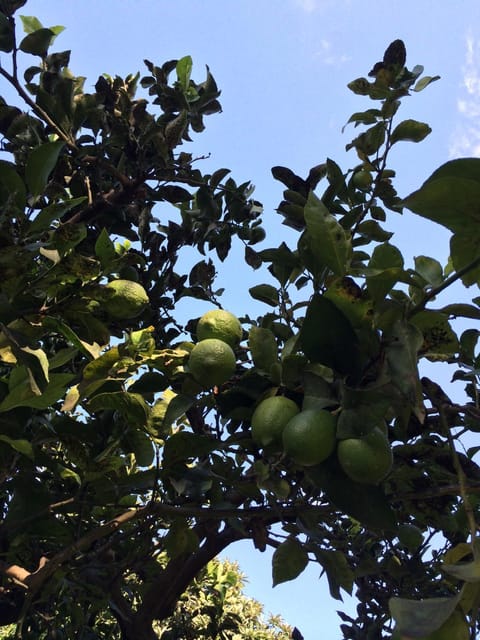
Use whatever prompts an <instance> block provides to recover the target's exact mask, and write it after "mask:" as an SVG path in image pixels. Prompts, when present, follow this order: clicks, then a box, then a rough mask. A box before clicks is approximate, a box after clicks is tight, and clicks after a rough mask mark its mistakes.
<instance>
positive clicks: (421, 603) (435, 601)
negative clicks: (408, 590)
mask: <svg viewBox="0 0 480 640" xmlns="http://www.w3.org/2000/svg"><path fill="white" fill-rule="evenodd" d="M460 597H461V594H458V595H456V596H454V597H451V598H426V599H425V600H409V599H407V598H390V601H389V607H390V612H391V614H392V617H393V619H394V620H395V622H396V624H397V629H398V631H399V632H400V635H401V636H407V637H411V638H421V637H424V636H428V635H429V634H430V633H433V631H436V629H438V628H439V627H441V626H442V624H443V623H444V622H445V621H446V620H448V618H449V617H450V616H451V615H452V613H453V612H454V610H455V607H456V606H457V604H458V602H459V600H460Z"/></svg>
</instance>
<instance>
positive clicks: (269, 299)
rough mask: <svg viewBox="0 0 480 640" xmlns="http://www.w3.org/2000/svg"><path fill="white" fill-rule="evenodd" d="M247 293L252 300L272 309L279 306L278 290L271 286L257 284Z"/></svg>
mask: <svg viewBox="0 0 480 640" xmlns="http://www.w3.org/2000/svg"><path fill="white" fill-rule="evenodd" d="M248 292H249V293H250V295H251V296H252V298H253V299H254V300H260V302H265V304H269V305H270V306H272V307H276V306H278V304H279V298H278V289H276V288H275V287H273V286H272V285H271V284H257V285H256V286H254V287H251V288H250V289H249V290H248Z"/></svg>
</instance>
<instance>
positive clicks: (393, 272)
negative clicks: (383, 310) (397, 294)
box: [366, 242, 403, 302]
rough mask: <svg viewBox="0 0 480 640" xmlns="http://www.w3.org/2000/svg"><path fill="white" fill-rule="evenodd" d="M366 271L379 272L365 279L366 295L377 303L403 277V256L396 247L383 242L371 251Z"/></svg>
mask: <svg viewBox="0 0 480 640" xmlns="http://www.w3.org/2000/svg"><path fill="white" fill-rule="evenodd" d="M368 269H369V270H372V271H373V270H376V271H378V272H379V273H378V274H376V275H371V276H367V278H366V282H367V290H368V293H369V294H370V296H371V297H372V298H373V299H374V300H375V301H376V302H379V301H380V300H383V298H384V297H385V296H386V295H387V293H388V292H389V291H390V290H391V289H392V287H393V285H394V284H395V283H396V282H398V280H399V279H400V278H401V276H402V275H403V256H402V254H401V253H400V251H399V250H398V249H397V247H394V246H393V245H391V244H389V243H388V242H384V243H383V244H380V245H378V246H376V247H375V249H374V250H373V253H372V257H371V259H370V262H369V263H368Z"/></svg>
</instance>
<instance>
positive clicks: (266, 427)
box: [252, 396, 300, 447]
mask: <svg viewBox="0 0 480 640" xmlns="http://www.w3.org/2000/svg"><path fill="white" fill-rule="evenodd" d="M299 411H300V409H299V407H298V405H297V404H296V403H295V402H294V401H293V400H290V398H286V397H285V396H273V397H271V398H266V399H265V400H262V402H260V404H259V405H258V406H257V408H256V409H255V411H254V413H253V416H252V438H253V439H254V440H255V442H256V443H257V444H259V445H260V446H262V447H266V446H269V445H274V446H280V447H281V446H282V434H283V430H284V428H285V426H286V424H287V423H288V421H289V420H290V418H293V416H295V415H296V414H297V413H298V412H299Z"/></svg>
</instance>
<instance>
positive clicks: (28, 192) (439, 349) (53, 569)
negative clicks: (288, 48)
mask: <svg viewBox="0 0 480 640" xmlns="http://www.w3.org/2000/svg"><path fill="white" fill-rule="evenodd" d="M24 4H25V0H16V1H15V0H3V1H2V2H1V3H0V51H1V52H3V55H2V66H1V67H0V75H1V77H2V79H3V81H4V83H5V85H8V86H9V88H10V89H14V90H15V93H16V96H17V97H18V104H16V102H17V101H16V100H14V101H13V102H15V104H10V102H12V101H10V100H9V101H7V100H6V99H1V100H0V132H1V135H2V153H3V159H2V160H0V203H1V210H0V274H1V279H0V298H1V306H0V322H1V333H0V470H1V488H2V524H1V527H0V551H1V564H0V568H1V571H2V581H3V586H2V589H1V592H0V623H1V624H3V625H7V624H10V623H12V622H14V623H17V631H16V633H17V637H20V638H35V639H37V638H47V637H48V638H50V637H55V638H71V637H78V638H100V637H106V636H105V634H104V630H103V629H102V624H103V622H104V621H105V620H112V623H111V625H110V628H109V631H108V633H109V634H110V637H118V638H122V639H124V640H133V639H135V640H153V639H154V638H157V637H158V629H159V628H160V627H159V626H158V625H159V624H160V625H161V623H162V621H165V620H166V619H169V618H170V616H171V615H172V613H173V612H174V611H175V610H176V607H178V605H179V603H181V602H182V601H183V600H182V598H184V594H185V593H186V592H187V590H188V588H189V586H190V585H192V584H195V580H196V579H197V580H198V578H197V576H204V575H205V574H204V573H202V572H204V571H205V568H206V567H210V566H212V565H210V564H209V563H210V562H211V561H212V560H213V559H214V558H215V556H217V554H219V553H220V552H221V551H223V550H224V549H225V548H227V547H228V546H229V545H230V544H232V543H234V542H235V541H237V540H240V539H250V540H252V542H253V545H254V546H255V547H256V549H258V550H259V551H262V550H264V549H265V548H266V547H267V546H271V547H273V548H274V549H275V553H274V556H273V583H274V584H278V583H280V582H282V581H286V580H291V579H294V578H295V577H296V576H298V575H299V574H300V573H301V571H302V570H303V569H304V567H305V566H306V565H307V563H308V562H309V561H311V562H316V563H318V564H319V565H320V566H321V568H322V570H323V571H324V572H325V574H326V577H327V579H328V582H329V586H330V591H331V594H332V596H333V597H334V598H337V599H341V593H342V591H345V592H348V593H354V594H355V595H356V596H357V598H358V600H359V604H358V607H357V616H356V618H351V617H348V616H347V615H345V614H341V616H342V625H341V630H342V633H343V636H344V638H346V639H347V638H349V639H356V640H360V639H362V640H363V639H365V640H366V639H367V638H368V639H374V638H375V639H376V638H389V637H397V638H407V637H425V636H427V635H428V634H430V633H431V632H433V631H434V630H435V629H437V628H439V627H441V626H442V625H443V624H448V625H449V627H448V628H449V633H450V634H452V633H456V634H457V636H456V637H458V638H463V637H468V634H469V631H468V627H467V624H468V625H469V626H470V629H471V637H475V634H476V628H477V612H478V605H479V602H480V558H479V553H480V552H479V548H480V547H479V545H478V541H477V528H478V527H477V522H478V518H479V503H478V497H477V495H478V486H479V484H478V483H479V478H480V469H479V467H478V466H477V464H476V462H475V454H476V452H477V449H478V447H476V446H470V444H471V442H472V439H471V435H472V434H475V433H477V432H478V431H479V430H480V421H479V418H480V407H479V394H478V371H479V365H478V362H479V360H478V351H477V340H478V336H479V335H480V334H479V331H478V329H476V328H474V326H473V324H474V323H475V322H476V321H478V319H479V318H480V308H479V303H480V298H478V297H477V298H473V300H472V301H471V303H470V302H468V303H467V302H465V300H466V299H467V294H468V292H467V291H466V289H465V287H475V294H476V288H477V286H478V284H479V281H480V232H479V229H480V225H479V220H480V206H479V203H480V160H477V159H460V160H454V161H452V162H449V163H447V164H445V165H443V166H442V167H440V168H439V169H438V170H437V171H435V172H434V173H433V174H432V175H431V176H430V177H429V178H428V179H427V180H426V181H425V182H424V184H423V185H422V186H421V187H420V188H419V189H418V190H417V191H415V192H414V193H412V194H410V195H409V196H407V197H406V198H402V197H401V196H400V195H398V194H397V192H396V189H395V171H394V169H393V168H392V167H391V166H390V160H389V153H390V150H391V149H392V147H394V146H395V145H397V144H401V143H403V142H404V141H412V142H416V143H417V142H420V141H421V140H423V139H424V138H425V137H426V136H427V135H428V134H429V133H430V128H429V126H428V125H427V124H426V123H422V122H418V121H416V120H412V119H408V120H403V121H402V120H400V119H399V118H398V112H399V109H400V107H401V103H402V101H403V100H404V99H407V98H409V97H410V96H411V95H413V94H414V93H415V92H418V91H421V90H423V89H425V88H427V87H428V85H429V84H430V83H431V82H433V81H435V80H437V76H434V77H430V76H422V73H423V68H422V67H420V66H415V67H413V69H411V70H410V69H409V68H408V67H406V66H405V64H406V52H405V47H404V45H403V43H402V42H401V41H399V40H397V41H395V42H394V43H392V45H390V46H389V47H388V49H387V50H386V52H385V55H384V57H383V60H382V61H380V62H377V63H376V64H375V65H374V66H373V68H372V70H371V71H370V73H369V76H368V78H367V77H361V78H358V79H357V80H354V81H353V82H352V83H350V85H349V88H350V89H351V90H352V91H353V92H354V93H356V94H358V95H359V96H361V97H366V98H369V99H370V100H372V101H373V104H374V106H373V107H371V108H367V109H366V110H365V111H360V112H357V113H355V114H354V115H352V117H351V118H350V120H349V123H351V124H352V125H354V126H355V127H361V133H359V134H358V135H357V136H356V137H355V138H354V139H353V140H352V142H351V143H349V144H348V145H347V148H348V149H352V150H353V151H354V152H355V153H356V155H357V158H358V159H357V161H356V162H357V164H355V166H354V167H353V169H349V170H347V171H343V170H342V169H341V168H340V167H339V166H338V165H337V164H336V163H335V162H334V161H333V160H331V159H326V160H325V162H322V163H321V164H319V165H317V166H315V167H313V168H312V169H311V171H310V172H309V174H308V176H307V177H306V178H302V177H300V176H298V175H296V174H295V173H294V172H293V171H291V170H290V169H288V168H285V167H274V168H273V170H272V173H273V176H274V178H276V179H277V180H279V181H280V182H281V183H282V184H283V186H284V188H285V189H284V197H283V200H282V201H281V203H280V204H279V207H278V213H279V214H280V215H281V216H282V217H283V221H284V223H285V224H286V225H287V226H289V227H290V228H291V229H293V230H295V232H297V233H298V241H297V242H294V243H293V245H292V246H288V245H287V243H286V242H282V243H281V244H280V245H279V246H276V247H271V248H268V249H265V248H263V249H261V250H259V249H258V247H256V248H254V247H255V245H257V243H258V242H260V241H262V240H264V236H265V232H264V230H263V228H262V227H261V217H260V216H261V214H262V208H261V206H260V204H259V203H258V202H257V201H255V200H253V199H252V189H251V186H250V185H249V184H240V185H239V184H237V183H236V182H235V181H234V180H233V179H232V178H231V177H229V173H230V172H229V171H228V170H227V169H219V170H218V171H215V172H214V173H212V174H207V175H204V174H203V173H202V172H201V169H200V168H201V162H197V161H196V160H198V159H196V158H193V157H192V155H191V154H189V153H188V151H187V149H188V145H187V144H185V143H187V142H188V141H189V140H190V138H191V136H192V135H193V134H194V133H198V132H201V131H202V130H203V128H204V120H205V118H206V116H207V115H210V114H213V113H216V112H219V111H220V103H219V101H218V99H219V93H220V92H219V90H218V88H217V85H216V83H215V80H214V78H213V76H212V74H211V73H210V71H209V70H208V69H207V73H206V78H205V80H204V81H202V82H199V83H198V82H195V81H194V80H193V79H192V77H191V71H192V61H191V59H190V58H189V57H185V58H182V59H180V60H172V61H168V62H166V63H165V64H163V65H161V66H157V65H156V64H154V63H153V62H150V61H148V60H146V61H145V65H146V72H145V75H144V76H140V74H136V75H129V76H128V77H126V78H120V77H118V76H115V77H113V76H109V75H103V76H101V77H100V78H99V79H98V80H97V82H96V84H95V92H94V93H87V92H85V90H84V88H83V86H84V78H82V77H81V76H75V75H73V73H72V72H71V71H70V69H69V66H68V65H69V61H70V52H69V51H56V52H53V51H52V50H51V47H52V44H53V42H54V41H56V36H57V35H58V34H59V33H60V31H61V28H59V27H52V28H46V27H44V26H43V25H42V24H41V23H40V21H39V20H38V19H37V18H33V17H26V16H20V17H19V18H18V19H17V18H16V16H15V13H16V11H17V10H18V9H19V8H20V7H21V6H23V5H24ZM16 22H21V24H22V25H23V29H24V31H25V32H26V35H25V36H24V37H22V38H20V37H18V24H16ZM17 38H18V39H17ZM7 58H9V59H10V63H11V66H10V67H9V68H7V66H6V64H5V61H6V60H7ZM29 63H31V66H28V64H29ZM22 65H25V67H26V68H25V69H24V71H23V79H22V77H21V72H20V67H21V66H22ZM411 153H412V161H414V160H415V156H414V152H413V151H411ZM403 208H408V209H410V210H411V211H414V212H415V213H417V214H419V215H421V216H423V217H425V218H427V219H429V220H431V221H432V223H439V224H441V225H443V226H444V227H446V228H447V229H448V230H449V231H450V232H451V242H450V251H451V253H450V259H449V262H448V264H447V265H441V264H440V263H439V262H438V261H437V260H436V259H435V258H434V257H429V256H428V255H421V256H417V257H416V258H415V261H414V264H413V265H411V266H407V265H405V264H404V258H403V256H402V252H401V250H400V249H399V248H397V247H396V246H395V245H394V244H393V243H392V235H393V234H392V233H391V231H389V230H388V220H390V218H391V217H393V216H395V217H397V218H398V215H399V214H400V213H401V211H402V209H403ZM427 241H428V240H427ZM232 242H236V243H242V244H243V246H244V250H245V262H246V265H245V269H249V268H253V269H259V271H258V272H259V273H263V274H265V273H267V275H263V276H262V280H267V279H268V280H269V281H268V282H260V283H259V284H258V285H257V286H254V287H253V288H252V289H251V290H250V294H251V296H252V297H253V298H254V299H255V300H259V301H262V302H263V303H265V305H266V307H265V308H266V311H265V313H264V315H263V316H261V317H258V318H251V317H250V316H249V315H248V313H247V312H248V310H245V314H244V316H243V317H242V318H241V322H242V327H243V335H242V339H241V341H240V343H239V344H234V345H233V349H234V354H235V361H236V365H235V371H234V373H233V375H229V379H228V380H227V381H226V382H225V383H222V384H218V385H212V386H211V387H208V386H207V385H206V384H205V385H203V386H202V379H201V377H200V375H199V374H197V377H195V376H194V375H192V372H191V371H190V370H189V355H190V352H191V351H192V342H191V341H193V343H195V342H197V340H198V337H197V336H196V323H197V320H198V315H199V314H198V313H197V312H196V311H195V304H194V300H195V299H196V300H202V301H209V302H211V306H212V308H215V307H219V306H220V302H219V297H220V296H221V290H217V289H216V288H215V276H216V271H217V268H219V264H221V263H222V262H223V261H226V260H227V256H228V254H229V250H230V247H231V243H232ZM192 248H193V250H194V251H195V252H197V255H198V261H197V262H196V263H195V264H194V265H193V266H189V267H188V268H186V269H185V268H184V265H185V264H186V262H185V261H184V260H183V259H182V256H183V255H184V253H185V250H187V252H188V253H189V255H191V252H192ZM427 249H428V246H427V247H426V250H427ZM262 265H263V266H266V267H267V268H268V272H266V270H260V267H261V266H262ZM220 268H221V267H220ZM183 271H187V272H186V273H183ZM267 276H268V278H267ZM115 281H120V284H119V283H118V282H117V283H116V284H114V285H112V284H109V283H112V282H115ZM454 283H456V284H460V283H461V284H463V285H464V290H463V291H462V292H461V294H460V295H461V299H459V300H457V301H455V302H451V303H449V304H443V305H442V304H441V303H440V302H439V301H438V300H439V295H440V294H441V293H442V292H443V291H444V290H446V289H447V288H449V287H451V285H452V284H454ZM134 285H138V286H134ZM119 286H120V290H121V291H123V292H125V291H126V290H128V295H125V296H124V297H123V298H122V295H120V297H118V296H119V292H118V287H119ZM455 291H457V292H458V288H456V289H455ZM144 292H146V294H148V304H146V297H145V295H144ZM475 294H474V295H475ZM185 297H190V298H191V299H192V303H191V309H192V317H191V318H190V319H188V321H187V322H182V320H181V319H180V318H179V316H178V314H177V312H176V305H177V302H178V301H179V300H180V299H182V298H185ZM458 317H460V318H464V319H467V321H468V322H470V323H471V324H472V327H471V328H467V329H466V330H464V331H463V332H461V333H458V332H457V331H456V329H455V323H454V322H452V321H453V320H454V319H455V318H458ZM224 344H226V343H224ZM228 348H229V349H230V348H231V347H228ZM228 353H229V352H228ZM229 357H230V356H229ZM421 360H423V361H425V360H427V361H430V362H432V363H436V362H439V361H440V362H443V363H445V362H446V363H449V364H450V365H451V367H452V375H453V379H454V380H460V381H464V383H465V399H464V400H462V401H459V402H453V401H452V400H450V398H449V397H448V389H447V390H444V389H442V388H441V386H440V385H439V384H438V381H434V380H431V379H429V378H427V377H420V375H419V371H418V366H419V362H420V361H421ZM200 364H201V363H200ZM229 366H230V365H229ZM196 368H197V369H198V363H196ZM227 370H228V367H227ZM432 370H433V369H432ZM212 379H213V378H212ZM275 395H280V396H285V397H286V398H288V399H290V400H292V401H294V402H295V403H296V405H297V406H298V409H299V410H301V413H299V414H298V415H300V416H302V417H301V418H300V419H299V422H300V423H302V424H303V423H305V422H308V426H309V428H310V425H311V423H312V420H311V418H312V416H313V417H314V414H313V413H312V412H319V411H321V412H322V413H321V414H319V415H321V416H323V417H322V421H323V422H325V413H328V414H329V416H328V420H327V422H328V423H329V424H331V423H332V418H333V419H334V420H335V431H336V443H335V442H334V443H333V446H332V444H331V443H329V450H328V452H327V454H328V455H327V458H326V459H325V460H324V461H322V462H321V463H319V464H313V465H312V464H310V460H308V461H307V462H304V461H303V460H304V458H302V457H301V456H298V457H295V456H293V457H292V456H289V455H286V454H285V453H284V452H283V451H282V450H281V447H280V448H279V447H276V446H273V447H271V446H264V447H262V443H260V444H259V443H258V441H256V440H253V439H252V437H251V418H252V415H253V412H254V411H255V409H256V407H257V406H258V405H259V404H260V403H261V402H262V401H263V400H265V399H266V398H268V397H271V396H275ZM306 412H310V413H308V414H307V413H306ZM297 423H298V420H297ZM297 423H296V424H297ZM469 447H470V448H469ZM345 451H347V453H345ZM349 451H350V452H351V451H357V452H358V451H360V452H361V453H360V454H358V453H356V454H350V453H348V452H349ZM378 452H381V453H380V458H381V461H382V464H381V465H379V467H378V469H380V471H378V469H377V467H376V461H378V459H379V455H377V453H378ZM349 456H350V457H349ZM352 456H353V457H352ZM363 459H365V460H367V462H368V461H370V462H369V466H368V467H366V469H367V472H365V473H363V472H362V466H361V463H362V460H363ZM295 460H296V461H295ZM372 469H373V471H374V472H373V471H372ZM252 552H253V551H252ZM452 630H453V631H452ZM212 637H217V636H215V635H213V633H212ZM243 637H248V636H243ZM256 637H258V636H256ZM297 637H299V634H297Z"/></svg>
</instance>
